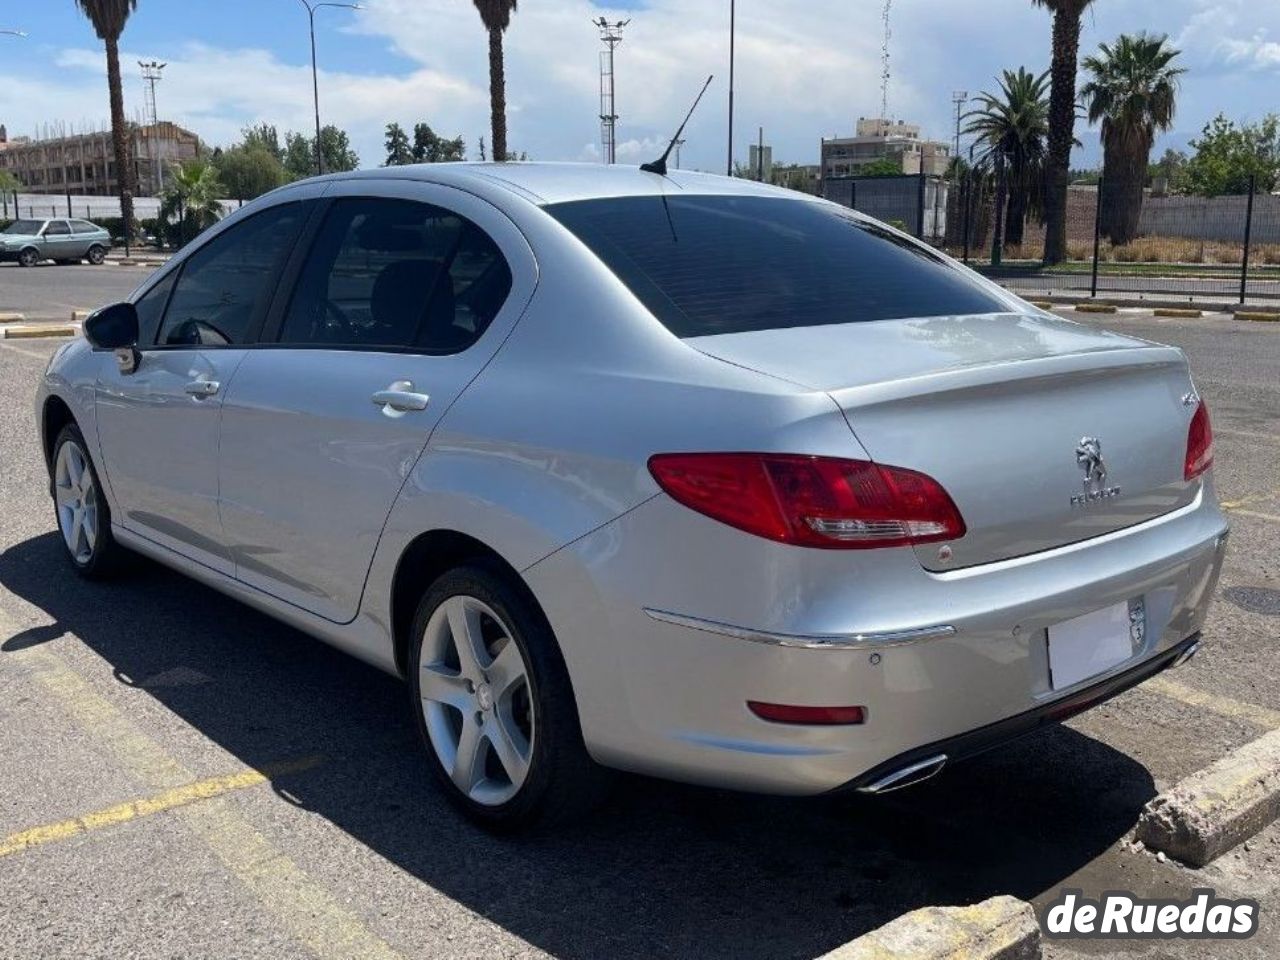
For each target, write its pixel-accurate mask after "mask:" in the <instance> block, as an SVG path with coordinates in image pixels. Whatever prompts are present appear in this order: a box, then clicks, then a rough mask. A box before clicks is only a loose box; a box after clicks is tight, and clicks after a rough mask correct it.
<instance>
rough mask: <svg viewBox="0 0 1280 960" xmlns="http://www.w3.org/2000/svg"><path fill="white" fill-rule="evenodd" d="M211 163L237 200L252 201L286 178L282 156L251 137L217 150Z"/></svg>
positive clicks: (233, 197)
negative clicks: (240, 142) (281, 160)
mask: <svg viewBox="0 0 1280 960" xmlns="http://www.w3.org/2000/svg"><path fill="white" fill-rule="evenodd" d="M210 162H211V164H212V166H213V168H214V170H215V171H216V172H217V174H218V180H219V181H220V182H221V183H222V185H223V187H225V188H226V192H227V196H228V197H229V198H231V199H234V200H253V199H254V198H255V197H260V196H262V195H263V194H264V193H268V192H270V191H271V190H274V189H275V188H276V187H279V186H282V185H283V184H284V183H285V180H286V179H287V178H286V176H285V172H284V164H283V163H281V162H280V157H279V155H278V154H276V153H272V152H271V151H270V150H269V149H268V148H267V147H266V146H264V145H262V144H261V143H259V142H257V141H252V140H250V139H249V138H246V140H245V142H244V143H242V144H237V145H236V146H233V147H228V148H227V149H226V150H222V151H215V153H214V156H213V157H212V159H211V161H210Z"/></svg>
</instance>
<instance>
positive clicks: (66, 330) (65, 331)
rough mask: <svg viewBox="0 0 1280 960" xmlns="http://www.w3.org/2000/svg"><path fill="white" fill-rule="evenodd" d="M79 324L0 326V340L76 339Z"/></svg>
mask: <svg viewBox="0 0 1280 960" xmlns="http://www.w3.org/2000/svg"><path fill="white" fill-rule="evenodd" d="M78 336H80V326H79V324H75V325H73V324H70V323H27V324H14V325H8V326H0V340H35V339H38V338H40V337H78Z"/></svg>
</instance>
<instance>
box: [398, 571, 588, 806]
mask: <svg viewBox="0 0 1280 960" xmlns="http://www.w3.org/2000/svg"><path fill="white" fill-rule="evenodd" d="M409 664H410V667H411V670H412V674H411V677H410V683H409V686H410V692H411V705H412V709H413V713H414V717H415V719H416V721H417V726H418V731H419V733H420V734H421V736H422V741H423V744H424V746H425V747H426V750H427V755H428V759H429V762H430V764H431V768H432V771H433V772H434V774H435V775H436V778H437V779H438V780H439V782H440V784H441V786H442V788H443V789H444V791H445V793H446V795H447V796H448V797H449V799H450V800H451V801H452V802H453V803H454V804H455V805H456V806H457V807H458V808H459V809H461V810H462V812H463V813H464V814H466V815H467V816H468V817H469V818H470V819H472V820H473V821H475V822H477V823H479V824H480V825H482V826H484V827H486V828H488V829H492V830H497V831H513V830H519V829H524V828H528V827H533V826H545V825H550V824H553V823H560V822H565V821H567V820H569V819H572V818H573V817H575V816H579V815H582V814H584V813H586V812H587V811H588V810H589V809H590V808H591V807H592V806H594V805H595V803H597V802H598V801H599V800H600V799H602V798H603V796H604V793H605V791H606V789H607V786H608V779H609V778H608V776H607V774H606V773H605V771H604V770H603V769H601V768H600V767H598V766H596V764H595V763H594V762H593V761H592V760H591V758H590V757H589V756H588V755H587V751H586V747H585V746H584V745H583V741H582V731H581V728H580V726H579V723H578V712H577V706H576V704H575V702H574V697H573V689H572V687H571V685H570V682H569V675H568V671H567V669H566V668H565V664H564V659H563V657H562V656H561V654H560V649H559V647H558V645H557V644H556V641H555V637H554V636H553V635H552V632H551V628H550V626H549V625H548V624H547V622H546V619H545V618H544V617H543V615H542V613H541V611H540V610H538V609H537V606H536V604H535V603H534V602H533V600H532V598H531V597H530V596H529V595H528V593H527V591H526V590H525V589H524V588H523V585H519V584H515V583H513V582H512V580H511V578H510V576H509V575H508V574H506V573H505V572H503V571H501V570H500V569H498V567H497V565H496V564H494V565H488V564H476V565H471V566H466V567H460V568H458V569H456V570H452V571H450V572H449V573H446V574H444V575H443V576H442V577H440V579H438V580H437V581H436V582H435V583H434V584H432V586H431V587H430V589H429V590H428V591H427V593H426V595H425V596H424V597H423V598H422V602H421V603H420V604H419V606H418V612H417V615H416V616H415V618H414V626H413V646H412V648H411V659H410V660H409Z"/></svg>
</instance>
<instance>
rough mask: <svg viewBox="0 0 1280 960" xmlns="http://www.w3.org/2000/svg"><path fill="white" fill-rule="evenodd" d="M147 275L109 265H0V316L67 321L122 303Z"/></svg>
mask: <svg viewBox="0 0 1280 960" xmlns="http://www.w3.org/2000/svg"><path fill="white" fill-rule="evenodd" d="M150 273H151V270H150V268H147V267H123V266H119V265H117V264H116V263H114V262H112V261H108V262H107V263H105V264H103V265H102V266H100V267H95V266H92V265H90V264H88V263H81V264H76V265H75V266H61V265H59V264H55V263H41V264H39V265H38V266H35V267H30V268H26V269H24V268H22V267H20V266H18V265H17V264H16V263H0V313H6V314H7V313H20V314H23V315H24V316H25V317H26V318H27V319H28V320H68V319H70V317H71V311H73V310H92V309H94V308H95V307H100V306H103V305H104V304H108V303H115V302H117V301H120V300H123V299H124V298H125V297H127V296H128V295H129V294H130V293H132V292H133V290H134V288H135V287H137V286H138V284H140V283H141V282H142V281H143V280H145V279H146V278H147V276H148V275H149V274H150Z"/></svg>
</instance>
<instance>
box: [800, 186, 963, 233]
mask: <svg viewBox="0 0 1280 960" xmlns="http://www.w3.org/2000/svg"><path fill="white" fill-rule="evenodd" d="M949 189H950V187H949V184H948V183H947V181H946V180H945V179H943V178H942V177H930V176H925V175H906V176H900V177H828V178H826V179H825V180H823V181H822V195H823V196H824V197H825V198H826V199H828V200H831V201H833V202H835V203H838V204H840V205H841V206H845V207H850V208H852V209H854V210H857V211H858V212H859V213H865V214H866V215H867V216H869V217H875V218H876V219H877V220H881V221H883V222H885V223H887V224H890V225H891V226H895V227H897V228H898V229H899V230H905V231H906V232H907V233H910V234H913V235H914V236H917V237H919V238H920V239H922V240H927V241H929V242H931V243H941V242H942V241H943V240H944V239H945V238H946V235H947V208H948V205H949V199H948V196H949Z"/></svg>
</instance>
